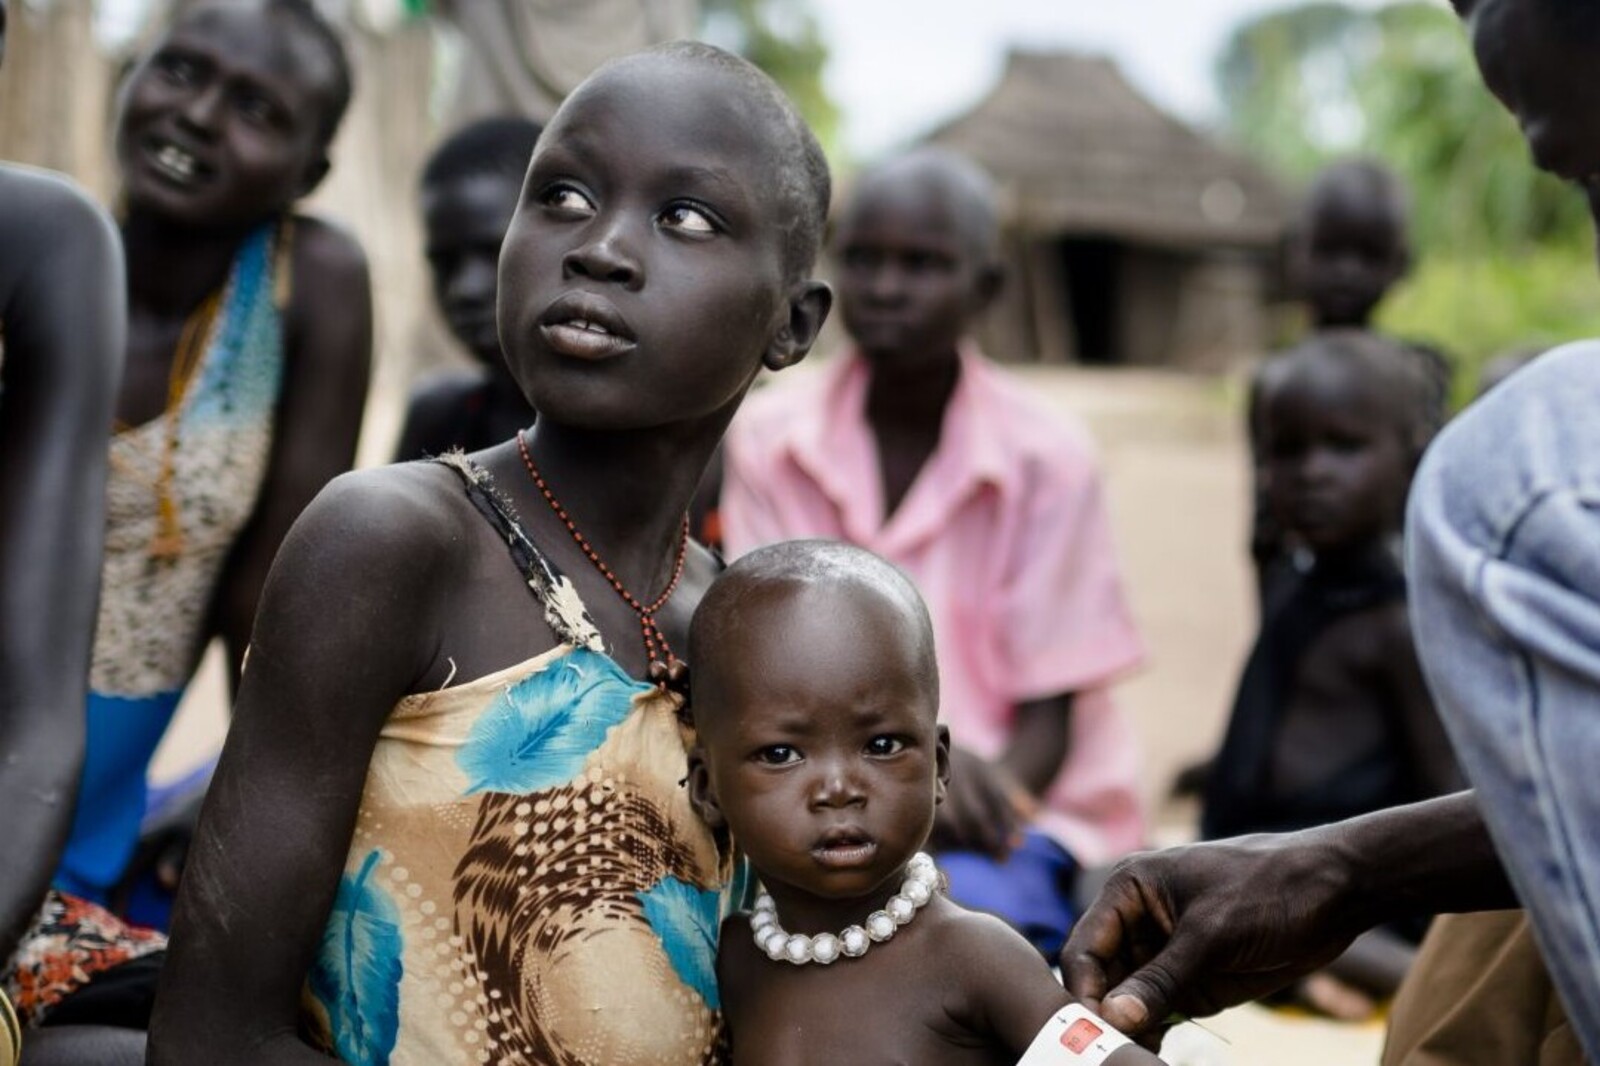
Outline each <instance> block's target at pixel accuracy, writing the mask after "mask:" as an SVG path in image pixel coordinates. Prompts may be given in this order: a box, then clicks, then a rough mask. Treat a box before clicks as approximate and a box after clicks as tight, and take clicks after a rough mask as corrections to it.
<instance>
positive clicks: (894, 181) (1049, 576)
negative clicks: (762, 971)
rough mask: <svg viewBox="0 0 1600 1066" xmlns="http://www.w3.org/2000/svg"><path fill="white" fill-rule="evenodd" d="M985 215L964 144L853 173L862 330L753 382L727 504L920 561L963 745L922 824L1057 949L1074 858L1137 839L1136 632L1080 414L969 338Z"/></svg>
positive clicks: (730, 524) (809, 532)
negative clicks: (1116, 699) (931, 814)
mask: <svg viewBox="0 0 1600 1066" xmlns="http://www.w3.org/2000/svg"><path fill="white" fill-rule="evenodd" d="M998 237H999V228H998V222H997V218H996V205H995V194H994V188H993V185H992V184H991V183H990V181H989V179H988V178H987V176H986V175H984V174H983V173H982V172H981V171H980V170H978V169H977V168H976V167H975V166H973V164H971V163H970V162H968V161H967V160H965V159H962V158H960V157H959V156H955V155H952V154H950V153H948V152H942V151H937V150H926V149H925V150H920V151H917V152H914V153H912V154H910V155H907V156H904V157H902V158H899V159H895V160H891V161H890V162H888V163H886V164H884V165H882V166H880V167H878V168H877V169H875V170H873V171H870V172H869V173H867V174H865V175H864V176H863V177H862V178H861V179H860V181H859V182H858V184H857V186H856V188H855V190H854V191H853V193H852V195H851V197H850V199H849V201H848V203H847V204H846V205H845V207H844V210H843V212H842V213H841V215H840V217H839V220H838V224H837V228H836V232H835V236H834V252H835V254H836V256H837V258H838V260H839V267H840V269H839V272H838V283H839V296H840V305H841V310H842V311H843V314H844V323H845V327H846V329H847V330H848V331H849V333H850V336H851V339H852V340H853V342H854V345H853V347H852V349H851V350H850V351H848V352H846V353H845V354H843V355H842V356H841V357H840V358H837V359H835V360H833V361H832V362H831V363H830V364H829V365H828V366H827V367H826V368H824V370H823V371H822V372H821V373H819V374H816V375H813V376H812V377H811V379H810V380H808V381H805V382H802V383H800V384H799V385H798V386H797V387H794V388H786V387H781V386H775V387H773V388H771V389H768V390H767V391H766V392H764V393H763V394H762V395H760V396H757V397H755V398H754V399H752V401H751V402H750V404H749V405H748V408H747V410H746V411H745V412H744V414H742V415H741V416H740V418H739V420H738V421H737V422H736V423H735V425H734V427H733V430H732V431H731V432H730V433H729V436H728V442H727V480H726V484H725V486H724V488H723V495H722V517H723V526H724V532H725V534H726V537H727V543H728V547H729V550H730V551H731V552H732V553H733V554H735V555H737V554H739V553H741V552H745V551H748V550H750V549H752V548H754V547H757V546H759V545H762V544H767V543H772V542H774V541H779V540H786V539H789V538H793V537H827V538H830V539H834V540H842V541H846V542H848V543H852V544H856V545H859V546H861V547H864V548H868V549H869V550H872V551H874V552H876V553H878V554H879V555H882V556H883V557H884V558H886V559H888V560H890V561H891V562H893V563H894V564H895V565H897V566H899V567H901V568H902V569H903V570H904V571H905V572H906V573H907V574H909V575H910V576H911V578H912V580H913V581H915V582H916V583H917V587H918V589H919V590H920V591H921V593H922V596H923V598H924V599H925V600H926V602H927V603H928V606H929V610H930V611H931V613H932V616H933V627H934V631H935V632H936V633H937V634H938V636H939V642H940V647H941V649H943V654H942V656H941V658H940V662H939V672H940V683H941V686H942V687H943V691H944V696H945V698H944V707H945V716H946V720H947V721H948V723H949V725H950V730H951V735H952V737H953V739H954V742H955V745H956V746H955V748H954V749H953V751H952V759H953V760H954V764H955V766H954V770H955V773H954V776H953V778H952V784H951V791H950V798H949V799H948V801H947V802H946V803H945V804H944V805H943V806H942V808H941V810H940V814H939V817H938V819H937V822H936V825H935V829H934V835H933V839H934V843H935V846H936V847H937V848H938V849H939V850H940V861H941V864H942V866H943V868H944V870H945V872H946V874H947V876H948V877H949V879H950V884H951V895H952V896H953V898H955V899H956V900H957V901H959V902H961V903H963V904H965V905H967V906H972V907H975V908H977V909H980V910H985V911H989V912H991V913H995V914H999V915H1001V916H1002V917H1004V918H1006V919H1007V920H1008V921H1010V922H1011V923H1012V924H1013V925H1015V926H1016V927H1017V928H1019V929H1021V930H1022V931H1023V932H1024V933H1025V934H1026V935H1027V936H1029V938H1030V939H1032V940H1033V941H1034V943H1035V944H1036V945H1037V946H1038V947H1039V948H1040V950H1041V951H1042V952H1044V953H1045V954H1046V955H1053V954H1054V953H1055V951H1056V950H1058V949H1059V948H1060V946H1061V942H1062V940H1063V939H1064V938H1065V931H1066V929H1067V927H1068V926H1070V925H1071V924H1072V920H1073V911H1072V907H1071V896H1072V891H1073V887H1074V879H1075V875H1076V871H1077V868H1078V864H1079V863H1083V864H1099V863H1106V862H1110V861H1112V860H1114V859H1116V858H1118V857H1119V856H1121V855H1123V854H1125V853H1127V852H1129V851H1131V850H1133V849H1135V848H1137V847H1139V846H1140V845H1141V844H1142V843H1143V828H1144V826H1143V818H1142V813H1141V809H1140V805H1139V801H1138V792H1139V768H1138V748H1137V741H1136V739H1135V737H1134V736H1133V732H1132V728H1131V726H1130V724H1129V723H1128V722H1127V721H1126V719H1125V718H1124V717H1123V716H1122V714H1121V712H1120V711H1119V709H1118V708H1117V707H1116V706H1115V705H1114V704H1113V703H1112V701H1111V699H1110V695H1109V693H1108V691H1107V687H1108V686H1109V685H1110V684H1111V683H1112V682H1113V681H1114V680H1116V678H1117V677H1118V676H1119V675H1121V674H1122V673H1124V672H1125V671H1127V670H1129V669H1130V668H1132V667H1133V666H1135V665H1136V664H1137V663H1138V662H1139V660H1140V658H1141V656H1142V653H1143V650H1142V647H1141V644H1140V641H1139V637H1138V634H1137V632H1136V631H1135V629H1134V626H1133V621H1132V618H1131V612H1130V611H1129V608H1128V604H1127V601H1126V599H1125V598H1124V595H1123V589H1122V578H1121V573H1120V569H1119V567H1118V563H1117V558H1116V552H1115V550H1114V549H1113V547H1112V543H1111V532H1110V525H1109V521H1108V518H1107V515H1106V509H1105V497H1104V492H1103V490H1102V487H1101V481H1100V469H1099V461H1098V457H1097V456H1096V455H1095V451H1094V446H1093V443H1092V442H1091V441H1090V439H1089V435H1088V433H1087V432H1086V431H1085V429H1084V428H1083V427H1082V426H1081V425H1079V424H1078V423H1077V422H1075V421H1074V420H1073V419H1071V418H1070V417H1069V416H1068V415H1066V414H1064V413H1062V412H1060V411H1057V410H1054V409H1052V408H1050V407H1048V406H1047V405H1045V404H1043V403H1042V402H1040V400H1039V399H1038V398H1037V397H1036V396H1035V395H1033V394H1032V393H1031V392H1030V391H1029V390H1027V389H1026V388H1025V387H1023V386H1022V385H1021V384H1020V383H1019V382H1017V381H1015V380H1013V379H1012V378H1011V377H1010V376H1009V375H1008V374H1007V373H1006V372H1005V371H1004V370H1002V369H1001V368H999V367H997V366H995V365H994V364H993V363H991V362H990V361H989V360H988V359H986V358H985V357H984V356H983V355H982V354H981V353H979V352H978V350H977V349H976V348H975V347H974V346H973V345H972V344H971V343H970V342H969V341H967V340H966V339H965V338H966V335H967V333H968V331H969V329H970V328H971V326H972V325H973V323H974V322H975V321H976V320H977V318H978V316H979V315H980V314H981V313H982V312H983V310H984V309H985V308H986V307H987V306H988V304H989V302H990V301H991V300H992V299H993V297H994V295H995V294H996V292H997V291H998V290H999V286H1000V284H1001V271H1000V266H999V260H998V252H997V242H998Z"/></svg>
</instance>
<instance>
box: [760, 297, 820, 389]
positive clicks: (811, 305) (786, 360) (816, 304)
mask: <svg viewBox="0 0 1600 1066" xmlns="http://www.w3.org/2000/svg"><path fill="white" fill-rule="evenodd" d="M832 308H833V289H832V288H831V287H829V285H828V283H827V282H825V281H817V280H816V279H815V278H813V279H811V280H810V281H803V282H801V283H800V284H799V285H797V286H796V287H795V288H794V289H793V290H792V291H791V292H790V293H789V320H788V321H787V322H785V323H784V324H783V325H782V326H780V327H779V328H778V332H777V333H776V334H774V335H773V337H772V341H771V342H770V343H769V344H768V345H767V350H766V352H764V353H763V354H762V356H761V362H762V363H763V364H765V365H766V367H767V369H768V370H783V369H786V368H787V367H791V366H794V365H795V364H796V363H798V362H799V361H800V360H802V359H804V358H805V357H806V353H807V352H809V351H810V350H811V346H812V345H813V344H815V343H817V335H818V334H819V333H821V332H822V324H823V323H824V322H826V321H827V320H828V312H829V311H830V310H831V309H832Z"/></svg>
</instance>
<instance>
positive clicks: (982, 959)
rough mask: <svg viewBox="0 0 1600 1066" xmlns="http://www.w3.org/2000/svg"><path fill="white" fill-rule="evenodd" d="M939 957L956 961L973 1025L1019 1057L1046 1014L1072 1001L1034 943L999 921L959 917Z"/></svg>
mask: <svg viewBox="0 0 1600 1066" xmlns="http://www.w3.org/2000/svg"><path fill="white" fill-rule="evenodd" d="M949 941H950V942H949V944H948V947H947V948H946V949H945V950H942V951H941V954H943V955H945V956H946V957H947V958H948V959H950V960H952V962H953V961H954V960H960V961H959V969H960V972H961V974H962V976H963V978H964V981H965V989H964V992H965V998H966V1000H967V1002H968V1003H969V1004H970V1005H971V1008H972V1014H973V1022H974V1024H975V1025H976V1026H977V1027H979V1028H980V1030H981V1031H982V1032H984V1033H985V1034H988V1035H990V1036H992V1038H993V1040H994V1042H995V1043H996V1044H998V1045H1001V1046H1003V1047H1005V1048H1006V1050H1007V1051H1009V1052H1010V1053H1011V1054H1012V1055H1014V1056H1015V1057H1017V1058H1021V1057H1022V1055H1023V1053H1024V1052H1026V1051H1027V1050H1028V1045H1029V1044H1032V1043H1033V1038H1034V1036H1035V1035H1037V1034H1038V1032H1039V1028H1040V1027H1041V1026H1042V1025H1044V1023H1045V1022H1046V1021H1048V1020H1049V1019H1050V1016H1051V1015H1052V1014H1053V1013H1054V1012H1056V1011H1057V1010H1060V1009H1061V1008H1062V1007H1064V1006H1066V1005H1067V1004H1068V1003H1071V1002H1073V999H1072V997H1071V996H1070V995H1068V994H1067V990H1066V989H1065V988H1063V987H1061V982H1060V981H1058V980H1056V978H1055V975H1054V974H1052V973H1051V972H1050V967H1049V966H1048V965H1046V963H1045V961H1044V959H1043V958H1041V957H1040V955H1039V953H1038V952H1037V951H1035V950H1034V948H1033V945H1032V944H1029V943H1028V942H1027V941H1026V940H1025V939H1023V937H1022V934H1020V933H1018V932H1017V931H1016V930H1014V929H1012V928H1011V927H1010V926H1009V925H1006V924H1005V923H1004V922H1002V921H1001V920H1000V919H998V918H993V917H990V916H989V915H986V914H973V913H967V914H963V915H962V916H961V918H960V919H959V920H958V921H957V922H955V923H953V924H952V926H951V936H950V937H949Z"/></svg>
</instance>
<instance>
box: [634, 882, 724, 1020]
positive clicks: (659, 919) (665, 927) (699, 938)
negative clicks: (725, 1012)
mask: <svg viewBox="0 0 1600 1066" xmlns="http://www.w3.org/2000/svg"><path fill="white" fill-rule="evenodd" d="M639 902H640V903H641V904H642V905H643V907H644V917H645V921H647V922H649V923H650V928H651V929H652V930H653V931H654V932H655V934H656V937H657V938H658V939H659V940H660V941H661V946H662V948H663V949H664V950H665V951H666V953H667V961H669V962H670V963H672V969H673V970H674V971H675V972H676V973H677V975H678V979H679V980H680V981H682V982H683V983H684V984H686V985H688V986H689V987H690V988H692V989H694V990H695V991H696V992H698V993H700V998H701V999H703V1000H705V1002H706V1006H708V1007H710V1008H711V1009H712V1010H720V1009H721V1007H722V1002H721V1000H720V998H719V997H718V995H717V929H718V927H719V926H720V924H721V911H722V896H721V894H719V893H717V892H715V891H711V890H705V889H699V888H696V887H694V886H693V885H691V884H689V883H687V882H685V881H680V880H678V879H677V878H676V877H667V878H663V879H662V880H661V881H658V882H657V883H656V885H655V886H654V887H653V888H651V889H649V890H648V891H646V892H641V893H639Z"/></svg>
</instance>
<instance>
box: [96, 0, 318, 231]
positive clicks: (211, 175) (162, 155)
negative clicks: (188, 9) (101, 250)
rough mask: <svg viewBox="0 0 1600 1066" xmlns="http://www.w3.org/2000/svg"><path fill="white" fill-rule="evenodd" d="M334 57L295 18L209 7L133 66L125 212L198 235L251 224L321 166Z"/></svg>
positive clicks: (124, 144) (126, 123)
mask: <svg viewBox="0 0 1600 1066" xmlns="http://www.w3.org/2000/svg"><path fill="white" fill-rule="evenodd" d="M334 76H335V75H334V71H333V68H332V60H331V59H330V58H329V56H328V54H327V52H326V51H325V50H324V49H323V47H322V46H321V45H320V43H319V42H317V41H315V40H313V39H312V38H311V35H310V34H309V33H308V32H307V31H306V30H305V29H304V28H303V27H301V26H299V25H298V24H296V23H295V22H294V21H293V20H292V19H290V18H287V17H284V16H281V15H274V14H272V13H270V12H269V11H267V10H266V9H264V8H262V7H260V6H257V5H229V6H225V7H224V6H211V7H204V8H201V9H199V10H196V11H194V12H193V13H191V14H189V15H187V16H186V17H184V18H183V19H181V20H180V21H179V22H178V23H177V24H176V25H175V26H173V28H172V29H171V30H170V31H169V32H168V33H167V35H166V36H165V37H164V38H163V39H162V40H161V41H160V43H158V44H157V46H156V47H155V49H154V50H153V51H152V52H151V53H150V54H149V55H148V56H146V57H145V59H144V60H143V61H142V62H141V63H140V64H139V65H138V66H137V67H136V68H135V69H134V71H133V73H132V74H131V75H130V76H129V78H128V81H127V84H126V85H125V86H124V88H123V91H122V93H121V96H120V98H119V107H118V113H117V123H116V153H117V163H118V166H119V168H120V170H121V176H122V187H123V193H124V196H125V197H126V200H127V204H128V208H129V210H130V211H148V212H151V213H153V214H158V215H161V216H164V217H165V218H167V219H169V220H170V221H174V222H178V223H182V224H186V225H191V226H197V227H202V228H227V227H234V226H244V225H252V224H254V223H256V222H257V221H259V220H261V219H264V218H266V217H269V216H271V215H272V214H274V213H276V212H278V211H281V210H283V209H284V208H286V207H287V206H288V205H289V204H291V203H293V202H294V201H295V200H296V199H298V198H299V197H301V196H303V195H305V194H306V193H307V192H309V191H310V190H311V188H312V187H313V186H315V185H316V183H317V181H318V180H319V179H320V178H321V176H322V174H323V173H324V172H325V171H326V169H327V160H326V156H325V154H324V149H325V147H326V146H325V145H324V144H323V143H322V137H323V134H322V127H323V123H322V118H323V116H324V115H325V114H326V109H327V108H329V107H331V106H332V92H333V84H334Z"/></svg>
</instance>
